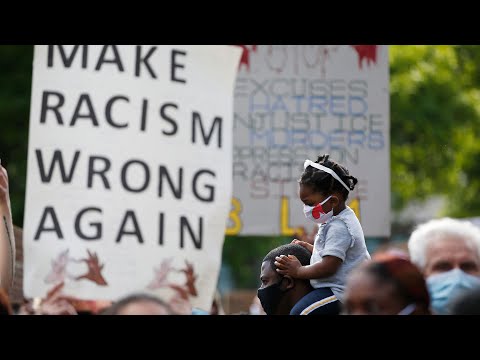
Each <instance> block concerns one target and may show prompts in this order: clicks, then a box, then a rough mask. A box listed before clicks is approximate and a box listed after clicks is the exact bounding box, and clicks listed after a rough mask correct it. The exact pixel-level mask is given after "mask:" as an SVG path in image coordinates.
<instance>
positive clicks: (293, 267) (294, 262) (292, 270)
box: [275, 255, 302, 278]
mask: <svg viewBox="0 0 480 360" xmlns="http://www.w3.org/2000/svg"><path fill="white" fill-rule="evenodd" d="M275 260H276V261H275V266H276V267H277V272H278V273H279V274H282V275H290V276H291V277H293V278H296V277H297V275H298V269H300V267H301V266H302V264H301V263H300V261H298V259H297V258H296V257H295V255H288V256H285V255H280V256H277V257H276V258H275Z"/></svg>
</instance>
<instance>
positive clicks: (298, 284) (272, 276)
mask: <svg viewBox="0 0 480 360" xmlns="http://www.w3.org/2000/svg"><path fill="white" fill-rule="evenodd" d="M280 255H285V256H288V255H294V256H295V257H296V258H297V259H298V260H299V261H300V263H301V264H302V265H308V264H310V257H311V254H310V252H309V251H308V250H307V249H305V248H304V247H303V246H301V245H298V244H292V243H290V244H285V245H281V246H279V247H277V248H275V249H273V250H271V251H270V252H269V253H268V254H267V255H266V256H265V257H264V258H263V261H262V266H261V271H260V281H261V286H260V288H259V289H258V291H257V296H258V298H259V299H260V303H261V304H262V307H263V309H264V310H265V313H266V314H267V315H289V314H290V310H291V309H292V308H293V306H294V305H295V304H296V303H297V302H298V301H299V300H300V299H301V298H302V297H303V296H305V295H306V294H308V293H309V292H311V291H312V290H313V288H312V286H311V285H310V281H309V280H306V279H305V280H302V279H294V278H292V277H291V276H288V275H280V274H279V273H278V272H277V271H276V266H275V258H276V257H277V256H280Z"/></svg>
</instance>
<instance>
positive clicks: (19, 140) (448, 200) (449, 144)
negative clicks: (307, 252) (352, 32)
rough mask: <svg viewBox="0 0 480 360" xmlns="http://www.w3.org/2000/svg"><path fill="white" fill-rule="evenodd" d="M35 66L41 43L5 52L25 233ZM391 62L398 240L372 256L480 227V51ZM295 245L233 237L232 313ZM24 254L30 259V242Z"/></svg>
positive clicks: (224, 288)
mask: <svg viewBox="0 0 480 360" xmlns="http://www.w3.org/2000/svg"><path fill="white" fill-rule="evenodd" d="M32 60H33V45H31V46H28V45H1V46H0V79H1V80H0V158H1V159H2V165H4V166H5V167H6V168H7V169H8V173H9V178H10V192H11V203H12V213H13V220H14V224H15V225H17V226H18V227H22V226H23V214H24V197H25V179H26V168H27V146H28V122H29V111H30V96H31V93H30V92H31V76H32ZM389 61H390V126H391V134H390V136H391V158H390V159H391V190H392V191H391V203H392V209H391V219H392V222H391V234H392V235H391V237H389V238H367V246H368V248H369V251H370V253H374V252H375V251H376V250H378V249H380V248H383V247H398V248H404V249H405V246H406V240H407V239H408V236H409V234H410V232H411V230H412V229H413V227H414V226H415V225H416V224H418V223H420V222H424V221H426V220H429V219H431V218H435V217H439V216H451V217H458V218H470V219H471V220H472V221H473V222H476V221H478V219H477V218H476V217H477V215H478V214H479V213H480V197H478V195H477V194H478V193H480V191H479V190H480V162H478V161H477V160H478V159H479V155H480V142H479V141H478V140H477V139H478V135H479V132H480V126H479V125H480V67H479V66H478V64H480V46H478V45H469V46H467V45H422V46H421V45H415V46H407V45H390V46H389ZM467 184H468V186H467ZM291 240H292V237H251V236H249V237H246V236H226V237H225V244H224V250H223V263H222V268H221V272H220V277H219V285H218V289H219V292H220V294H221V296H222V302H223V306H224V309H225V312H226V313H227V314H228V313H237V312H241V311H248V307H249V305H250V303H251V301H252V299H253V297H254V296H255V294H256V289H257V288H258V286H259V279H258V274H259V268H260V264H261V260H262V258H263V256H264V255H265V254H266V253H267V252H268V251H269V250H271V249H272V248H274V247H276V246H278V245H280V244H283V243H286V242H290V241H291ZM17 247H19V248H18V249H17V252H18V253H17V259H21V254H22V252H21V248H20V247H21V241H18V242H17ZM18 274H20V276H21V269H20V271H17V275H18ZM17 284H18V282H17Z"/></svg>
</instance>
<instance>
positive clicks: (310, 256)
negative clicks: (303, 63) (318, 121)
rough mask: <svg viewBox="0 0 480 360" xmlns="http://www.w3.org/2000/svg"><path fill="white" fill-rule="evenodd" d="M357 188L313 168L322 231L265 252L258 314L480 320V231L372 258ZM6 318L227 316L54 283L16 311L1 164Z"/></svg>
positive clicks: (314, 216)
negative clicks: (76, 292)
mask: <svg viewBox="0 0 480 360" xmlns="http://www.w3.org/2000/svg"><path fill="white" fill-rule="evenodd" d="M356 184H357V179H356V178H355V177H354V176H352V175H350V173H349V171H348V169H347V168H346V167H345V166H342V165H341V164H339V163H337V162H335V161H333V160H332V159H330V157H329V156H328V155H322V156H320V157H318V159H317V160H316V161H315V162H314V161H311V160H306V161H305V163H304V172H303V173H302V174H301V176H300V180H299V198H300V200H301V201H302V202H303V203H304V209H303V212H304V214H305V216H306V218H307V219H309V220H311V221H312V222H313V223H315V226H316V227H317V230H316V231H315V233H312V234H311V236H306V237H304V238H302V239H293V240H292V241H291V242H290V243H287V244H283V245H281V246H279V247H276V248H274V249H272V250H271V251H269V252H268V254H266V255H265V257H264V258H263V261H262V263H261V268H260V273H259V274H260V281H261V284H260V287H259V289H258V291H257V296H256V297H255V298H254V299H252V304H251V305H250V309H249V311H248V312H244V313H242V314H252V315H254V314H255V315H260V314H262V315H263V314H266V315H354V314H364V315H468V314H480V228H478V227H476V226H475V225H473V224H472V223H470V222H468V221H464V220H461V219H452V218H447V217H445V218H440V219H433V220H430V221H427V222H426V223H423V224H420V225H419V226H417V228H416V229H415V230H414V231H413V232H412V233H411V235H410V237H409V239H408V251H398V250H388V249H384V250H382V251H377V252H375V253H374V254H373V255H372V256H371V255H370V253H369V251H368V249H367V245H366V241H365V237H364V234H363V230H362V226H361V224H360V222H359V220H358V218H357V217H356V215H355V213H354V212H353V210H352V209H351V208H350V207H349V206H347V205H346V202H347V199H348V196H349V193H350V191H352V190H353V189H354V188H355V185H356ZM0 216H1V224H0V314H4V315H14V314H15V315H17V314H18V315H78V314H84V313H85V314H98V315H223V314H225V311H224V310H223V306H222V301H221V296H220V295H219V293H218V291H217V292H216V293H215V294H214V296H213V302H212V307H211V309H210V310H209V311H205V310H201V309H196V308H194V307H192V305H191V304H190V302H189V298H188V294H181V293H179V294H178V296H175V297H173V298H172V299H169V300H168V301H166V300H165V299H161V298H159V297H157V296H155V295H152V294H147V293H135V294H130V295H128V296H126V297H123V298H120V299H116V300H114V301H106V302H105V301H104V302H96V301H82V300H78V299H74V298H71V297H68V296H65V295H63V294H62V288H63V284H62V283H60V284H57V286H55V287H54V288H53V289H52V290H51V291H50V292H49V293H48V294H47V296H46V297H45V298H44V299H39V298H36V299H26V300H25V302H24V303H23V304H21V306H19V308H18V309H14V307H13V306H12V304H11V301H10V296H9V293H10V291H11V288H12V285H13V281H14V273H15V236H14V231H13V230H14V227H13V219H12V212H11V205H10V198H9V180H8V174H7V171H6V169H5V168H4V167H3V166H2V165H1V162H0Z"/></svg>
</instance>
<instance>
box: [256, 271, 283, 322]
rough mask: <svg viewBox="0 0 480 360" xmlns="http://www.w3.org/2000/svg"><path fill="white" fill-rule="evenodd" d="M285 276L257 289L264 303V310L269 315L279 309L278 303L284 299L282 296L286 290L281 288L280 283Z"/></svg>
mask: <svg viewBox="0 0 480 360" xmlns="http://www.w3.org/2000/svg"><path fill="white" fill-rule="evenodd" d="M283 279H284V278H282V279H281V280H280V281H279V282H278V283H276V284H273V285H270V286H267V287H264V288H263V289H258V290H257V296H258V299H259V300H260V303H261V304H262V307H263V310H265V313H266V314H267V315H273V314H274V313H275V311H276V310H277V307H278V304H280V301H281V300H282V297H283V296H284V294H285V290H281V289H280V284H281V283H282V281H283Z"/></svg>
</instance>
